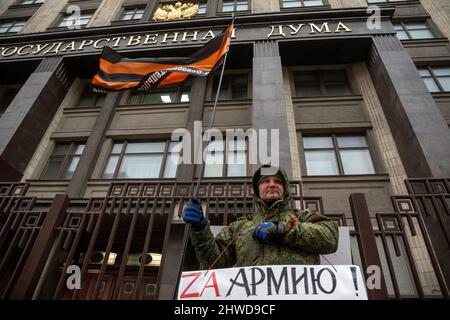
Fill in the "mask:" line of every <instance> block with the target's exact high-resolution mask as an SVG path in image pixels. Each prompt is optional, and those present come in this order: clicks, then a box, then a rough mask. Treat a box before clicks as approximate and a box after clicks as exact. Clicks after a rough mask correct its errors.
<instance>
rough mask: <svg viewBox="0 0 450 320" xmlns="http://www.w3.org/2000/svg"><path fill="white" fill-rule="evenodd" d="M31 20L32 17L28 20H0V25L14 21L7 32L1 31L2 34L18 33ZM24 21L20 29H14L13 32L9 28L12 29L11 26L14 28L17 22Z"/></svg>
mask: <svg viewBox="0 0 450 320" xmlns="http://www.w3.org/2000/svg"><path fill="white" fill-rule="evenodd" d="M29 20H30V18H28V19H26V20H20V19H12V20H2V21H0V26H1V25H2V24H7V23H12V25H11V26H10V27H9V28H8V29H7V30H8V31H5V32H0V35H7V34H10V35H11V34H18V33H19V32H20V31H22V29H23V28H24V27H25V25H26V24H27V22H28V21H29ZM22 22H23V26H22V27H21V28H20V30H18V31H14V32H11V31H9V30H11V28H13V27H14V26H15V24H16V23H22Z"/></svg>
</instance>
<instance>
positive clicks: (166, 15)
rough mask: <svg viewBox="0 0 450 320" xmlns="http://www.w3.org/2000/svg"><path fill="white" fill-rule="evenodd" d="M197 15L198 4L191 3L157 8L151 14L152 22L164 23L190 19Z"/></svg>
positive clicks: (179, 3)
mask: <svg viewBox="0 0 450 320" xmlns="http://www.w3.org/2000/svg"><path fill="white" fill-rule="evenodd" d="M197 13H198V4H193V3H191V2H188V3H181V2H177V3H175V4H165V5H163V6H162V7H161V8H158V9H157V10H156V11H155V13H154V14H153V20H156V21H166V20H177V19H184V18H190V17H193V16H195V15H196V14H197Z"/></svg>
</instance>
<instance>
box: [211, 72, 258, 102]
mask: <svg viewBox="0 0 450 320" xmlns="http://www.w3.org/2000/svg"><path fill="white" fill-rule="evenodd" d="M250 71H251V69H234V70H224V73H223V75H224V76H229V75H231V77H230V79H229V80H228V85H229V86H231V81H232V76H233V75H244V74H245V75H246V76H247V97H246V98H245V99H231V97H232V91H231V90H228V94H227V99H218V100H217V101H218V102H233V101H242V100H250V99H252V96H253V92H252V81H253V79H252V72H250ZM216 75H220V73H219V71H217V73H216V72H214V73H212V74H211V75H210V76H209V79H208V88H207V89H208V90H207V97H208V98H209V99H206V101H208V102H210V101H214V100H215V98H216V92H214V78H215V76H216ZM223 84H224V83H223V79H222V85H221V87H223Z"/></svg>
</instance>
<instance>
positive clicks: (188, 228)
mask: <svg viewBox="0 0 450 320" xmlns="http://www.w3.org/2000/svg"><path fill="white" fill-rule="evenodd" d="M231 19H232V20H231V24H232V25H233V26H234V20H235V16H234V13H232V14H231ZM230 46H231V44H230ZM230 46H229V47H228V50H227V52H225V55H224V58H223V63H222V70H221V71H220V78H219V85H218V87H217V92H216V97H215V99H214V106H213V112H212V114H211V119H210V121H209V128H208V129H209V130H208V132H210V131H211V129H212V128H213V126H214V121H215V119H216V109H217V101H218V100H219V94H220V89H221V86H222V79H223V73H224V71H225V64H226V62H227V57H228V52H229V51H230ZM208 138H209V137H208ZM208 140H209V139H207V141H208ZM202 144H203V141H202ZM202 144H201V145H202ZM202 150H203V149H202ZM197 151H198V150H195V152H197ZM201 160H202V162H201V166H200V172H199V176H198V179H197V184H196V185H195V189H194V195H193V197H194V198H198V194H199V192H200V185H201V182H202V179H203V174H204V172H205V161H204V160H203V154H202V159H201ZM191 228H192V227H191V225H190V224H186V228H185V235H184V237H183V241H184V249H183V254H182V255H181V264H180V269H179V271H178V282H177V285H176V288H175V293H174V294H175V296H174V298H175V299H176V298H177V292H178V286H179V284H180V279H181V272H182V271H181V269H182V267H183V263H184V255H185V254H186V249H187V245H188V241H189V235H190V234H191Z"/></svg>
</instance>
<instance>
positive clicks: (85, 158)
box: [67, 92, 121, 198]
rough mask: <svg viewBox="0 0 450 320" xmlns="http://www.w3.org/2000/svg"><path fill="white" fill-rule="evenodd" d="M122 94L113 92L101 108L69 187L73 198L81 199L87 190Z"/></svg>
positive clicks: (68, 191)
mask: <svg viewBox="0 0 450 320" xmlns="http://www.w3.org/2000/svg"><path fill="white" fill-rule="evenodd" d="M120 96H121V93H119V92H111V93H108V94H107V95H106V99H105V105H104V106H102V107H101V109H100V112H99V114H98V117H97V120H96V121H95V124H94V128H93V130H92V132H91V134H90V135H89V138H88V140H87V141H86V147H85V149H84V151H83V154H82V156H81V158H80V161H79V162H78V165H77V168H76V169H75V172H74V174H73V177H72V179H71V180H70V183H69V186H68V187H67V195H68V196H69V197H71V198H77V197H81V196H82V195H83V192H84V190H85V188H86V182H87V181H88V179H89V177H90V176H91V173H92V170H93V169H94V166H95V164H96V162H97V159H98V155H99V154H100V150H101V148H102V144H103V141H104V140H105V133H106V130H108V127H109V124H110V123H111V120H112V118H113V116H114V110H115V108H116V106H117V104H118V103H119V99H120Z"/></svg>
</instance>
